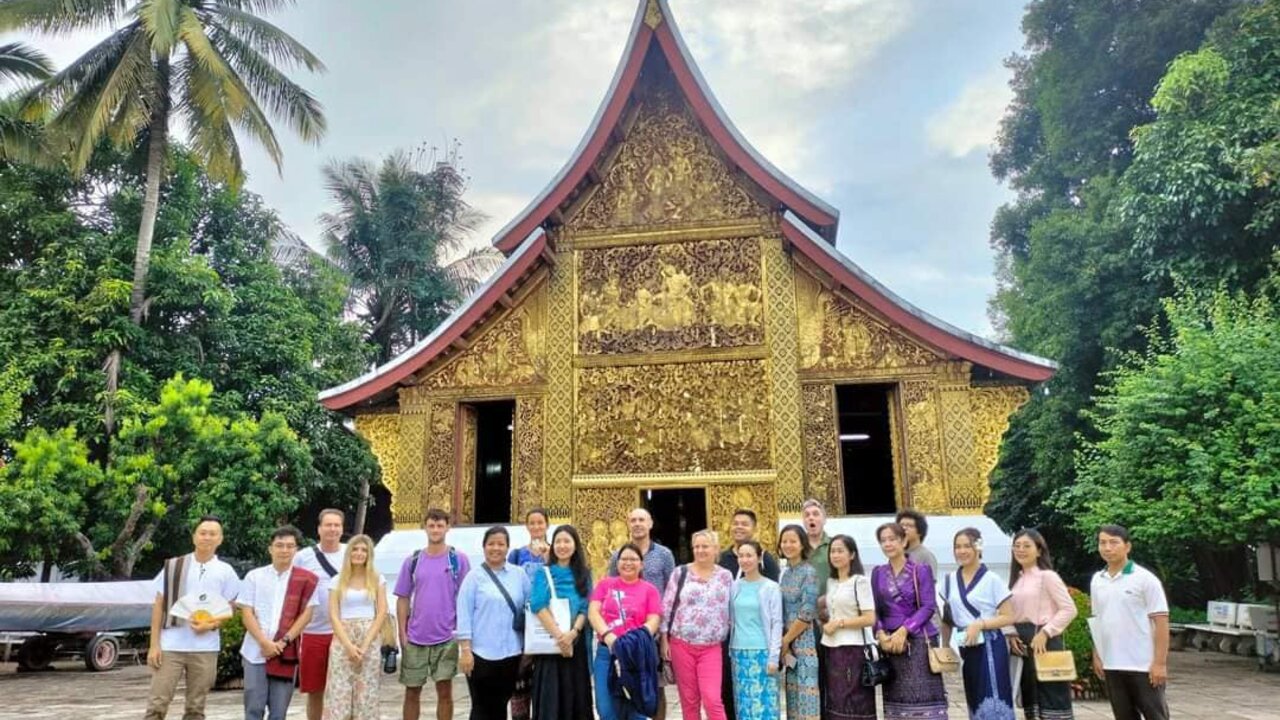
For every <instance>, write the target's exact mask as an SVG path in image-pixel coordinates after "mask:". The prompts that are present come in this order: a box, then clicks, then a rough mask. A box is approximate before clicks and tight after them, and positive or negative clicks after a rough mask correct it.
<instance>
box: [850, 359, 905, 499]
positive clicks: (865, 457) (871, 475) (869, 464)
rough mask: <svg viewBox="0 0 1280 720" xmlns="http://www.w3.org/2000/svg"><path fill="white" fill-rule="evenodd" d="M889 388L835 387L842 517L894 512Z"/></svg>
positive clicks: (890, 390)
mask: <svg viewBox="0 0 1280 720" xmlns="http://www.w3.org/2000/svg"><path fill="white" fill-rule="evenodd" d="M893 396H894V386H893V385H881V384H875V385H839V386H837V387H836V412H837V415H838V419H839V423H838V427H839V430H838V432H839V435H840V438H839V439H840V475H841V480H842V482H843V487H842V489H843V490H844V512H845V514H846V515H878V514H887V513H893V512H895V511H896V510H897V501H896V493H895V489H894V484H893V448H894V443H893V424H892V422H891V420H890V416H889V406H890V403H891V402H892V401H893Z"/></svg>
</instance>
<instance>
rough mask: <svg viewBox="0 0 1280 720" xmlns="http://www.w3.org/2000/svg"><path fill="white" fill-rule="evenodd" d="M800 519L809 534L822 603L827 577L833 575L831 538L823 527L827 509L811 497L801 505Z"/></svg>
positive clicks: (811, 561) (811, 557) (811, 555)
mask: <svg viewBox="0 0 1280 720" xmlns="http://www.w3.org/2000/svg"><path fill="white" fill-rule="evenodd" d="M800 519H801V521H802V522H803V523H804V531H805V533H806V534H807V535H808V536H809V564H810V565H812V566H813V569H814V571H815V573H816V574H817V576H818V602H819V604H821V603H822V600H823V599H824V598H825V597H826V595H827V578H829V577H831V566H830V565H829V564H828V563H827V550H828V549H830V547H831V538H830V537H828V536H827V533H826V532H825V530H824V529H823V528H825V527H826V526H827V510H826V508H824V507H823V506H822V503H821V502H818V501H817V500H815V499H814V498H809V499H808V500H805V501H804V505H802V506H801V507H800Z"/></svg>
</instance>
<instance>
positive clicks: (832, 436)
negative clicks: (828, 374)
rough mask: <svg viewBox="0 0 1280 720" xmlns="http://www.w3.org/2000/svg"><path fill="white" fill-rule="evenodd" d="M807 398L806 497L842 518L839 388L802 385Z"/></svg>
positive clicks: (805, 423)
mask: <svg viewBox="0 0 1280 720" xmlns="http://www.w3.org/2000/svg"><path fill="white" fill-rule="evenodd" d="M801 392H802V396H803V398H804V400H803V403H804V414H803V417H804V472H805V492H804V495H805V497H812V498H817V499H819V500H821V501H822V503H823V504H824V505H825V506H826V507H827V508H829V509H830V512H832V513H836V514H838V511H839V509H840V508H843V507H844V506H843V504H841V503H840V489H841V488H840V485H841V482H840V445H839V438H838V433H837V432H836V401H835V387H834V386H832V385H802V386H801Z"/></svg>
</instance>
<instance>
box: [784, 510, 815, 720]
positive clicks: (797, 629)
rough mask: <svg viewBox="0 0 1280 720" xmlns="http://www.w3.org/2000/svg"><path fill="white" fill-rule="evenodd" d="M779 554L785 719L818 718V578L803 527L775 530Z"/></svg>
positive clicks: (795, 526) (804, 719) (803, 719)
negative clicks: (783, 564) (781, 562)
mask: <svg viewBox="0 0 1280 720" xmlns="http://www.w3.org/2000/svg"><path fill="white" fill-rule="evenodd" d="M778 555H780V556H782V558H783V559H785V560H786V561H787V567H786V569H785V570H783V571H782V577H781V578H780V579H779V580H778V585H779V587H780V589H781V590H782V622H783V627H784V628H785V629H784V631H783V635H782V670H783V672H784V673H786V688H787V720H818V719H819V717H820V716H821V707H820V701H819V696H818V650H817V647H816V646H815V645H814V638H813V621H814V619H815V618H817V617H818V579H817V573H816V572H815V571H814V569H813V566H812V565H810V564H809V543H808V542H807V541H806V540H805V532H804V528H803V527H801V526H799V525H788V526H786V527H784V528H782V532H781V533H779V534H778Z"/></svg>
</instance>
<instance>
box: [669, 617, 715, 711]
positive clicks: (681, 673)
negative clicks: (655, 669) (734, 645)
mask: <svg viewBox="0 0 1280 720" xmlns="http://www.w3.org/2000/svg"><path fill="white" fill-rule="evenodd" d="M671 669H672V670H673V671H674V672H675V675H676V690H678V691H679V693H680V710H681V712H682V713H683V714H684V717H687V718H700V717H702V710H701V708H704V707H705V708H706V709H707V718H708V720H727V718H726V717H725V714H724V701H723V700H721V699H720V680H721V677H722V672H723V669H724V665H723V656H722V655H721V653H720V643H714V644H711V645H691V644H689V643H687V642H685V641H683V640H680V639H679V638H675V637H672V638H671Z"/></svg>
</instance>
